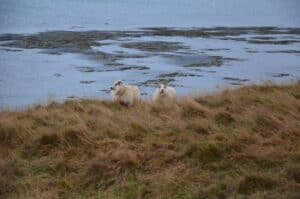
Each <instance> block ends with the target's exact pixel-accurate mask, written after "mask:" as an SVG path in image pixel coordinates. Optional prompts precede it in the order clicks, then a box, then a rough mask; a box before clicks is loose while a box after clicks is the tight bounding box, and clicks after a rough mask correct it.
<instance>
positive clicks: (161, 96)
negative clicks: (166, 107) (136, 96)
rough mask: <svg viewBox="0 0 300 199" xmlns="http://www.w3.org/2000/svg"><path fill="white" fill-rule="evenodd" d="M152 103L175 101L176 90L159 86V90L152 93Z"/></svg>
mask: <svg viewBox="0 0 300 199" xmlns="http://www.w3.org/2000/svg"><path fill="white" fill-rule="evenodd" d="M152 99H153V101H160V100H175V99H176V90H175V88H173V87H170V86H166V85H163V84H161V85H160V87H159V88H157V89H156V90H155V91H154V94H153V98H152Z"/></svg>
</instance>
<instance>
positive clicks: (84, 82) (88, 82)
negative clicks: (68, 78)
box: [80, 80, 96, 84]
mask: <svg viewBox="0 0 300 199" xmlns="http://www.w3.org/2000/svg"><path fill="white" fill-rule="evenodd" d="M94 82H96V81H94V80H91V81H80V83H81V84H91V83H94Z"/></svg>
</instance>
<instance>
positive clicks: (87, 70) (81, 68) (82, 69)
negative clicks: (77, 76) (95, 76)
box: [76, 66, 95, 73]
mask: <svg viewBox="0 0 300 199" xmlns="http://www.w3.org/2000/svg"><path fill="white" fill-rule="evenodd" d="M76 68H77V69H78V70H79V71H80V72H85V73H91V72H95V68H93V67H90V66H79V67H76Z"/></svg>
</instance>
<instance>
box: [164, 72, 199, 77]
mask: <svg viewBox="0 0 300 199" xmlns="http://www.w3.org/2000/svg"><path fill="white" fill-rule="evenodd" d="M175 77H203V75H199V74H192V73H182V72H174V73H166V74H161V75H159V76H158V78H175Z"/></svg>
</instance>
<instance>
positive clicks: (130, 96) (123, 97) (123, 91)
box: [111, 80, 141, 106]
mask: <svg viewBox="0 0 300 199" xmlns="http://www.w3.org/2000/svg"><path fill="white" fill-rule="evenodd" d="M111 95H112V99H113V101H116V102H119V103H121V104H123V105H126V106H132V105H134V104H135V103H137V102H139V101H140V99H141V92H140V89H139V88H138V87H137V86H134V85H125V84H124V83H123V81H121V80H119V81H116V82H115V83H114V85H113V87H112V88H111Z"/></svg>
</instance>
